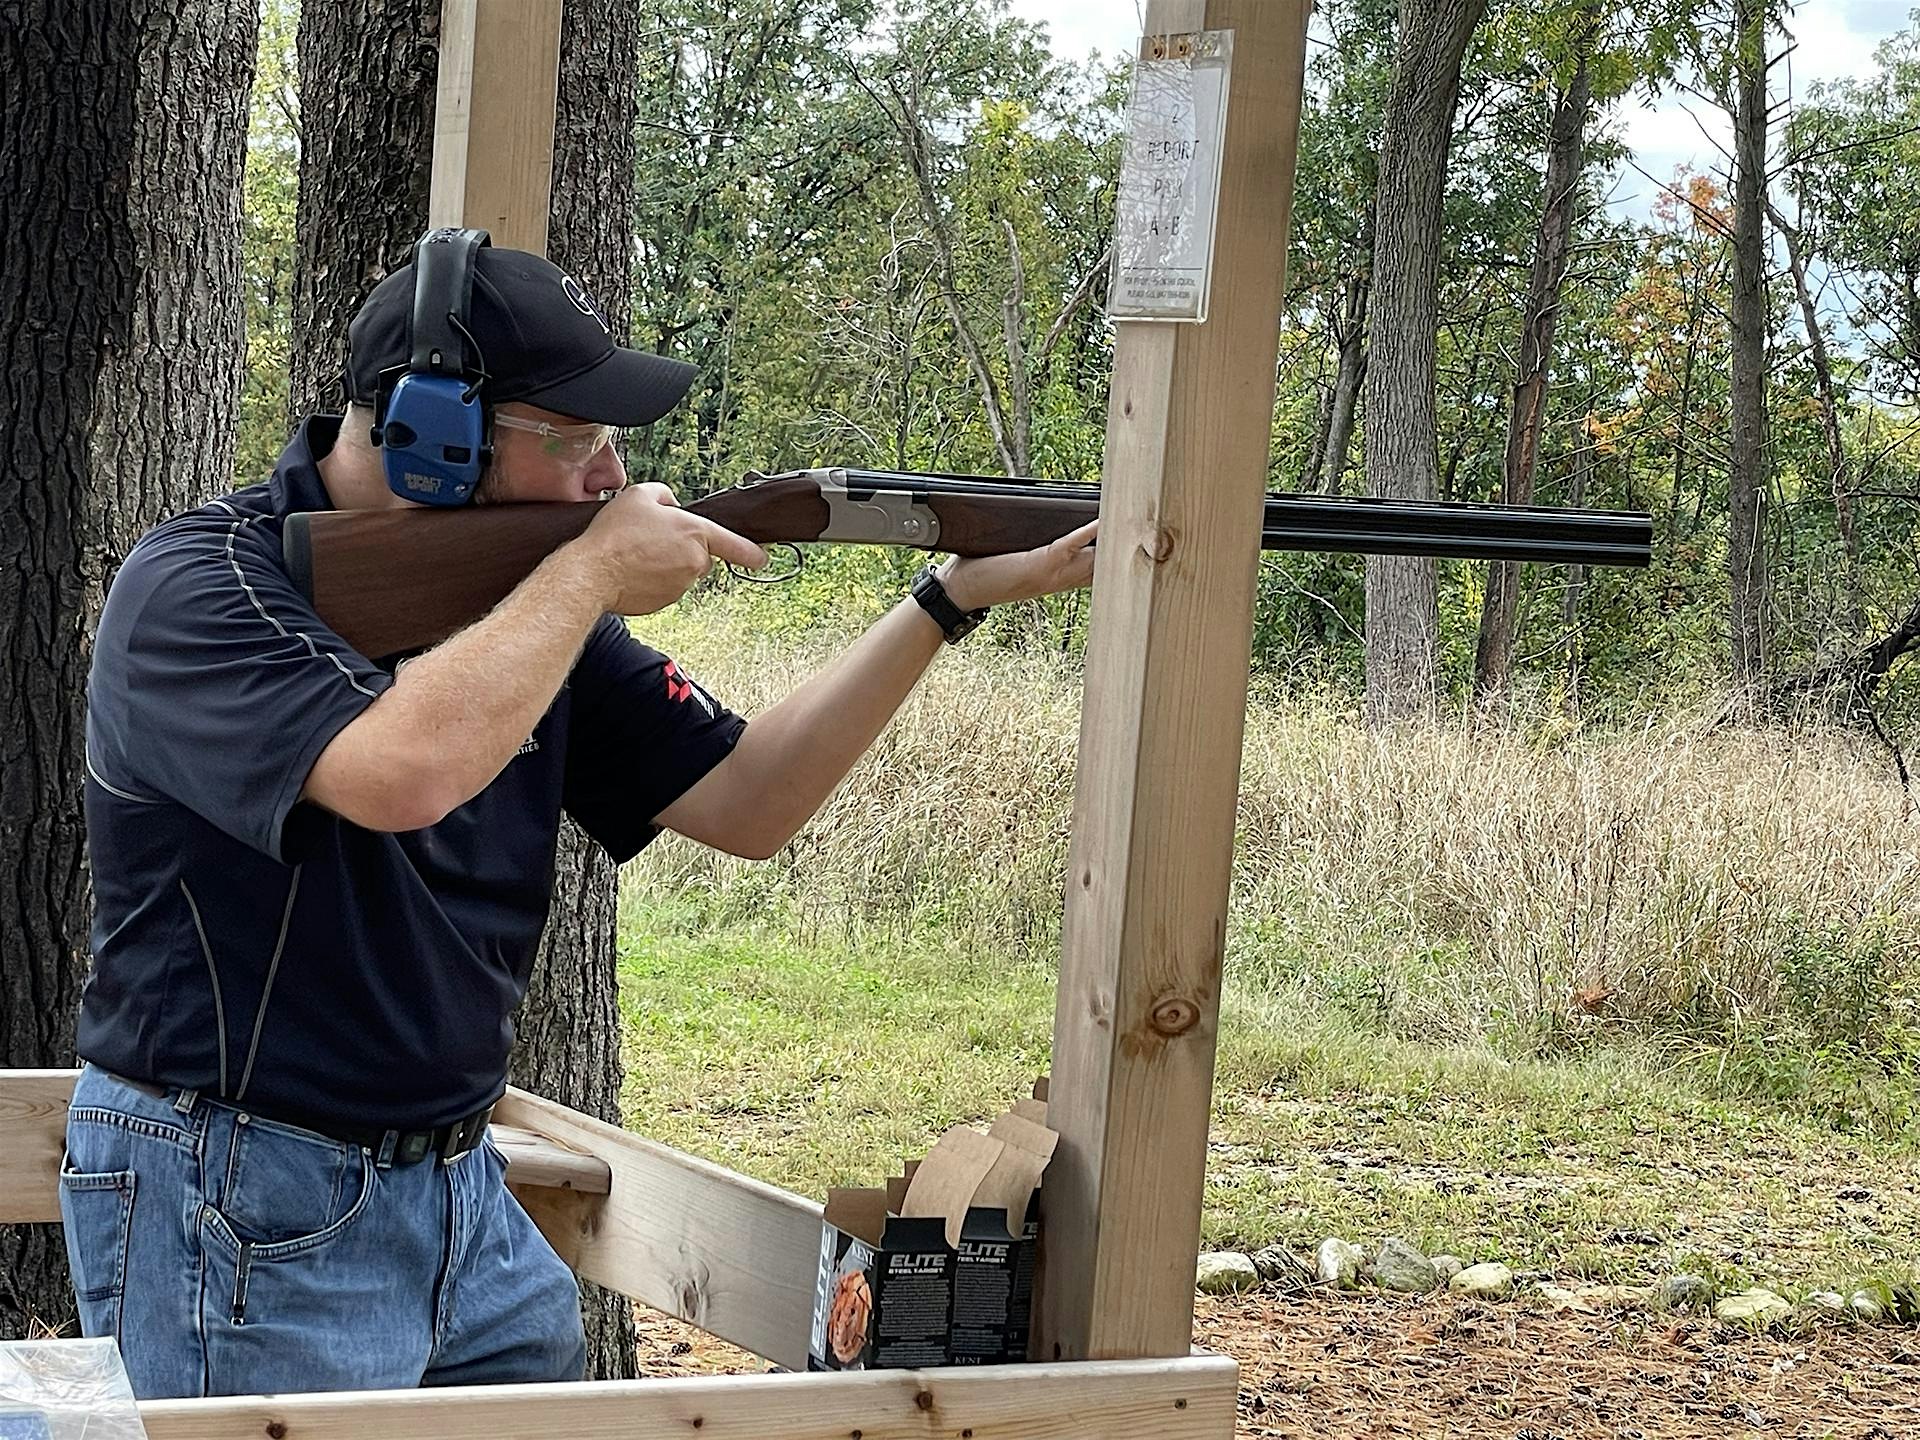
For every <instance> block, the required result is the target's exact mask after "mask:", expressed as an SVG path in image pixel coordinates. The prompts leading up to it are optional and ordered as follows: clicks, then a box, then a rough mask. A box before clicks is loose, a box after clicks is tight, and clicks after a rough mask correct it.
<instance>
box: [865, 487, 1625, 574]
mask: <svg viewBox="0 0 1920 1440" xmlns="http://www.w3.org/2000/svg"><path fill="white" fill-rule="evenodd" d="M827 473H831V474H832V475H833V476H834V477H835V478H836V479H837V480H838V482H839V483H840V484H843V485H845V486H846V487H847V489H848V491H849V492H850V493H851V494H853V495H854V496H855V497H856V498H861V497H865V496H869V495H872V494H875V493H878V492H883V491H886V492H899V491H912V492H914V493H917V494H924V495H928V496H934V495H969V496H974V497H976V498H994V497H1007V498H1024V499H1030V500H1073V501H1081V502H1084V503H1087V504H1089V505H1091V506H1093V507H1095V508H1096V509H1097V507H1098V505H1099V501H1100V487H1099V486H1098V485H1074V484H1061V483H1054V482H1045V481H1023V480H1008V479H1004V478H1002V479H993V478H989V477H986V476H970V475H908V474H898V473H894V472H891V471H885V470H835V471H831V472H827ZM1260 544H1261V548H1262V549H1264V550H1314V551H1340V552H1349V553H1357V554H1368V555H1416V556H1431V557H1434V558H1439V559H1452V560H1511V561H1535V562H1539V563H1545V564H1565V565H1618V566H1644V565H1647V564H1649V563H1651V561H1652V558H1653V517H1652V516H1651V515H1649V514H1647V513H1646V512H1645V511H1639V510H1595V509H1576V508H1562V507H1558V506H1552V505H1491V504H1475V503H1470V502H1467V501H1459V500H1386V499H1378V498H1375V497H1372V496H1341V495H1293V494H1273V495H1269V496H1268V497H1267V504H1266V513H1265V516H1264V522H1263V526H1262V532H1261V539H1260Z"/></svg>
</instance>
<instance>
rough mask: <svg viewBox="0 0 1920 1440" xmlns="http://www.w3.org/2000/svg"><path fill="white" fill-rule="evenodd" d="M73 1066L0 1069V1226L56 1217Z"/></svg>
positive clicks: (74, 1072) (37, 1221) (38, 1221)
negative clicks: (54, 1068)
mask: <svg viewBox="0 0 1920 1440" xmlns="http://www.w3.org/2000/svg"><path fill="white" fill-rule="evenodd" d="M79 1073H80V1072H79V1071H77V1070H0V1155H3V1156H5V1157H6V1159H5V1162H4V1163H0V1224H8V1225H12V1224H39V1223H42V1222H45V1221H50V1220H58V1219H59V1218H60V1160H61V1157H62V1156H64V1155H65V1154H66V1152H67V1102H68V1101H70V1100H71V1099H72V1098H73V1082H74V1080H75V1079H76V1078H77V1077H78V1075H79Z"/></svg>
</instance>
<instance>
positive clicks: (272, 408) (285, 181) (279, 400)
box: [233, 0, 300, 485]
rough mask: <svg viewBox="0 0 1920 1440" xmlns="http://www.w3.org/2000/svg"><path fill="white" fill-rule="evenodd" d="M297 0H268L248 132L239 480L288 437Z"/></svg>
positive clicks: (263, 469)
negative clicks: (244, 359)
mask: <svg viewBox="0 0 1920 1440" xmlns="http://www.w3.org/2000/svg"><path fill="white" fill-rule="evenodd" d="M298 25H299V5H298V0H266V3H265V5H264V6H263V8H262V10H261V14H260V57H259V63H258V66H257V68H256V70H255V73H254V81H253V100H252V109H251V111H250V117H251V118H250V120H249V124H248V131H247V165H246V179H245V182H244V183H245V211H244V215H243V225H244V227H245V228H244V231H243V235H242V244H241V280H242V284H244V286H245V287H246V327H247V367H246V375H245V379H244V383H243V385H242V388H241V392H240V440H239V444H238V446H237V447H236V450H235V454H234V464H233V470H234V483H235V484H236V485H251V484H254V483H255V482H257V481H260V480H264V479H265V478H266V477H267V475H268V474H269V473H270V472H271V471H272V469H273V465H274V461H276V460H277V459H278V458H279V456H280V449H281V447H282V446H283V445H284V444H285V443H286V421H287V364H288V356H289V353H290V351H289V345H290V344H291V336H292V330H293V308H292V307H293V265H294V232H293V226H294V217H295V215H296V213H297V210H298V206H299V175H300V113H299V98H298V81H297V77H296V75H295V73H294V34H295V31H296V29H297V27H298Z"/></svg>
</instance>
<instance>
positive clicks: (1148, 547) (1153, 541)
mask: <svg viewBox="0 0 1920 1440" xmlns="http://www.w3.org/2000/svg"><path fill="white" fill-rule="evenodd" d="M1174 544H1175V536H1174V532H1173V531H1171V530H1169V529H1167V528H1166V527H1165V526H1163V525H1156V526H1155V527H1154V530H1153V534H1152V535H1150V536H1148V537H1147V539H1145V540H1143V541H1141V542H1140V553H1141V554H1142V555H1145V556H1146V557H1147V558H1148V559H1149V560H1151V561H1152V562H1153V563H1154V564H1156V565H1164V564H1166V563H1167V561H1169V560H1171V559H1172V558H1173V550H1174Z"/></svg>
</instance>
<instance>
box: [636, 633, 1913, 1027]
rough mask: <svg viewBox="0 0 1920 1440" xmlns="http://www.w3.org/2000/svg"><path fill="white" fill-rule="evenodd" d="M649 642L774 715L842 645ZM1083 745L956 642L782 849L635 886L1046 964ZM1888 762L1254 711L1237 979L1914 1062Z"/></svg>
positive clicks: (1059, 684)
mask: <svg viewBox="0 0 1920 1440" xmlns="http://www.w3.org/2000/svg"><path fill="white" fill-rule="evenodd" d="M650 638H653V639H654V640H655V641H656V643H661V644H663V645H665V646H666V647H667V648H669V649H670V650H671V651H673V653H675V654H676V655H677V656H678V657H679V658H680V659H681V660H682V662H683V663H684V664H686V665H688V666H689V667H690V668H691V669H692V670H693V671H694V672H695V673H697V674H699V675H700V676H701V678H702V680H703V681H704V682H705V683H706V684H707V685H708V686H709V688H711V689H713V690H714V691H715V692H716V693H718V694H719V695H721V696H723V697H725V698H726V699H727V700H728V701H729V703H731V704H733V705H734V706H735V707H736V708H738V709H740V710H742V711H743V712H745V713H749V714H751V713H752V712H754V711H755V710H758V709H762V708H764V707H765V706H766V705H768V704H770V703H772V702H773V701H774V700H775V699H777V698H778V696H779V695H781V694H783V693H785V691H786V689H787V688H788V687H789V686H790V685H791V684H792V683H793V681H794V679H796V678H797V677H798V676H799V675H800V674H803V673H805V672H806V671H808V670H809V669H811V668H812V666H814V665H815V664H817V663H819V662H820V661H822V660H823V659H825V658H826V656H827V655H828V654H829V653H830V652H829V650H827V649H825V648H823V647H822V646H821V645H820V644H819V642H817V641H810V640H807V639H784V640H780V639H767V638H765V637H755V636H752V635H749V634H747V633H745V632H744V631H743V630H742V629H741V628H740V627H739V625H738V624H737V621H736V620H734V619H732V618H730V617H729V614H728V611H727V610H726V608H725V607H724V606H723V605H713V604H710V605H706V606H701V607H694V608H690V609H688V610H687V611H686V612H684V613H682V614H678V615H676V616H674V617H671V618H666V619H663V620H662V621H661V622H660V623H658V624H656V625H655V626H654V627H653V633H652V635H651V637H650ZM1077 726H1078V687H1077V681H1076V680H1075V678H1074V677H1072V676H1071V675H1069V674H1066V673H1064V672H1063V671H1061V670H1059V669H1058V668H1057V667H1055V666H1052V665H1050V664H1049V663H1048V662H1046V661H1045V660H1044V659H1034V658H1032V657H1022V656H1019V655H1014V654H1009V653H1007V652H1006V651H1003V650H1001V651H996V650H993V649H989V648H985V647H979V648H963V649H961V650H958V651H953V652H948V653H946V654H943V655H942V657H941V658H940V661H939V662H938V664H937V665H936V666H935V668H934V670H933V672H932V673H931V674H930V675H929V677H928V679H927V680H926V681H925V682H924V683H923V685H922V687H921V689H920V690H919V691H918V692H917V694H916V695H915V697H914V698H913V699H912V700H911V701H910V702H909V703H908V705H907V706H906V707H905V709H904V710H903V711H902V713H901V715H900V716H899V718H898V719H897V720H896V722H895V724H894V725H893V726H892V728H891V729H890V730H889V731H888V732H887V733H886V735H885V736H884V737H883V738H882V739H881V740H880V742H879V743H878V744H877V745H876V746H875V747H874V749H873V751H872V752H871V753H870V754H869V756H868V757H867V759H866V760H865V761H864V762H863V763H862V764H861V765H860V766H859V768H858V769H857V770H856V771H855V772H854V774H853V775H852V776H850V777H849V779H848V780H847V782H846V784H845V785H844V786H842V788H841V789H840V790H839V792H838V793H837V794H836V795H835V796H834V797H833V798H832V799H831V800H830V801H829V802H828V804H827V805H826V807H825V808H824V809H823V810H822V811H821V813H820V815H819V816H818V817H817V818H816V819H815V821H814V822H813V824H812V825H810V826H809V827H808V828H807V830H806V831H805V832H804V833H803V834H802V835H801V836H800V838H799V839H798V840H797V841H796V842H795V843H794V844H793V845H792V846H791V847H790V848H789V849H788V850H787V851H786V852H784V853H783V854H782V855H780V856H779V857H778V858H776V859H775V860H773V861H771V862H768V863H766V864H764V865H757V866H756V865H748V864H745V863H742V862H737V861H733V860H729V859H727V858H725V857H721V856H717V855H714V854H713V853H711V852H709V851H706V850H704V849H701V848H700V847H697V846H693V845H690V844H687V843H685V842H681V841H678V840H667V841H663V842H662V843H660V844H658V845H656V846H655V847H653V848H652V849H651V850H649V851H648V852H647V853H646V854H645V855H644V856H643V857H642V858H641V859H640V860H639V861H638V862H636V864H635V865H634V866H633V867H632V869H631V871H630V875H629V883H630V884H631V885H633V886H636V887H638V888H639V889H640V891H641V892H643V894H644V895H646V896H647V897H649V898H655V899H658V898H663V897H665V896H667V895H672V896H674V897H675V901H674V903H675V904H676V905H680V906H685V907H689V909H688V914H689V916H690V923H699V924H716V923H760V922H765V921H769V920H771V921H772V922H774V923H778V924H780V925H782V926H787V927H798V928H800V929H802V930H806V931H821V930H827V931H833V932H839V931H843V930H847V929H853V930H859V929H863V928H868V927H880V928H884V929H886V930H890V931H895V932H909V933H911V932H914V931H915V930H917V929H920V928H923V927H930V928H931V929H935V930H938V931H940V932H941V933H943V934H944V935H946V936H948V937H956V938H958V939H959V940H960V941H961V942H962V943H965V944H967V945H969V946H970V947H980V948H984V949H986V950H988V951H991V952H995V953H1002V954H1006V955H1008V956H1009V957H1010V958H1021V957H1025V958H1028V959H1031V960H1034V961H1037V962H1041V963H1044V962H1045V961H1046V960H1047V959H1049V958H1050V957H1051V954H1052V952H1053V948H1054V946H1055V944H1056V942H1057V934H1058V925H1059V915H1060V890H1061V877H1062V873H1063V871H1064V866H1065V856H1066V846H1067V834H1068V822H1069V813H1070V810H1071V805H1072V787H1073V773H1074V751H1075V741H1076V738H1077ZM1890 768H1891V767H1890V766H1889V765H1888V764H1887V762H1886V759H1885V756H1884V754H1875V753H1874V752H1872V751H1871V750H1869V749H1868V748H1866V747H1864V746H1862V745H1861V744H1859V743H1858V742H1856V741H1854V740H1853V739H1851V738H1850V737H1844V736H1838V735H1834V734H1831V733H1824V734H1823V733H1803V734H1794V735H1788V734H1783V733H1771V732H1763V733H1753V732H1739V733H1735V732H1727V731H1723V730H1716V729H1713V728H1711V727H1709V726H1707V725H1705V724H1702V723H1698V722H1694V721H1690V720H1688V719H1687V718H1685V717H1677V718H1672V719H1668V720H1664V721H1662V722H1660V723H1657V724H1649V725H1647V726H1645V727H1644V728H1642V729H1640V730H1636V731H1632V732H1619V731H1616V732H1612V733H1607V734H1592V735H1584V736H1579V737H1576V738H1573V739H1565V740H1561V741H1558V742H1557V743H1554V744H1551V745H1542V744H1535V743H1530V742H1529V741H1528V740H1527V739H1526V738H1525V737H1524V736H1521V735H1516V734H1511V733H1481V734H1476V733H1473V732H1472V731H1471V729H1469V728H1468V727H1465V726H1462V725H1441V726H1437V727H1431V728H1423V729H1417V730H1408V731H1403V732H1397V733H1390V734H1379V733H1373V732H1370V731H1368V730H1367V729H1365V728H1364V727H1363V726H1361V725H1359V724H1357V723H1356V722H1354V721H1353V720H1352V719H1351V718H1347V717H1345V716H1343V715H1342V714H1341V713H1340V710H1339V708H1338V707H1336V706H1334V705H1332V704H1319V703H1314V702H1310V701H1302V700H1284V699H1283V700H1256V701H1255V702H1254V703H1253V704H1252V705H1251V707H1250V709H1249V713H1248V718H1247V739H1246V747H1245V753H1244V764H1243V772H1242V786H1241V803H1240V813H1239V833H1238V840H1237V847H1236V866H1235V879H1234V893H1233V902H1232V913H1231V917H1230V939H1229V966H1230V970H1229V979H1230V982H1231V983H1234V984H1237V985H1239V986H1242V987H1251V988H1253V989H1255V990H1258V991H1260V992H1262V993H1264V994H1267V995H1274V994H1283V995H1290V996H1297V997H1298V998H1299V1000H1300V1002H1301V1003H1302V1004H1305V1005H1314V1006H1333V1007H1337V1008H1339V1009H1341V1010H1344V1011H1347V1012H1349V1013H1354V1014H1357V1015H1359V1016H1361V1017H1362V1018H1364V1019H1366V1020H1368V1021H1369V1022H1371V1023H1375V1024H1377V1025H1378V1026H1379V1027H1380V1028H1382V1029H1384V1030H1386V1031H1388V1032H1390V1033H1394V1034H1399V1035H1405V1036H1409V1037H1413V1038H1455V1039H1457V1038H1470V1037H1480V1036H1500V1035H1503V1034H1513V1033H1519V1034H1523V1035H1529V1036H1536V1037H1539V1036H1546V1037H1551V1036H1565V1035H1568V1034H1571V1033H1575V1032H1579V1031H1591V1030H1600V1029H1605V1028H1606V1027H1610V1026H1647V1025H1657V1026H1668V1027H1671V1026H1684V1027H1695V1028H1699V1029H1703V1030H1708V1031H1711V1032H1713V1033H1715V1034H1726V1033H1730V1032H1734V1031H1738V1030H1739V1029H1741V1028H1742V1027H1747V1026H1753V1025H1760V1024H1768V1025H1771V1024H1775V1023H1776V1022H1779V1021H1780V1020H1781V1019H1782V1018H1783V1017H1785V1018H1787V1019H1791V1020H1792V1021H1793V1024H1794V1027H1795V1029H1794V1033H1795V1034H1796V1035H1797V1036H1800V1037H1803V1038H1807V1039H1810V1040H1811V1042H1812V1043H1816V1044H1825V1043H1834V1044H1842V1045H1847V1046H1861V1047H1866V1048H1869V1049H1871V1048H1875V1047H1886V1046H1893V1047H1894V1048H1896V1049H1898V1050H1900V1051H1901V1052H1902V1053H1907V1052H1908V1051H1909V1049H1910V1048H1911V1045H1912V1042H1913V1041H1914V1039H1915V1036H1916V1033H1920V1019H1916V1005H1917V1004H1920V906H1917V905H1916V903H1915V902H1916V900H1920V823H1916V821H1914V820H1913V819H1911V818H1908V817H1907V816H1906V814H1905V812H1904V809H1903V797H1902V795H1901V792H1900V790H1899V787H1898V785H1897V783H1896V782H1895V781H1894V779H1893V777H1892V775H1891V773H1890ZM693 917H697V918H693Z"/></svg>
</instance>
